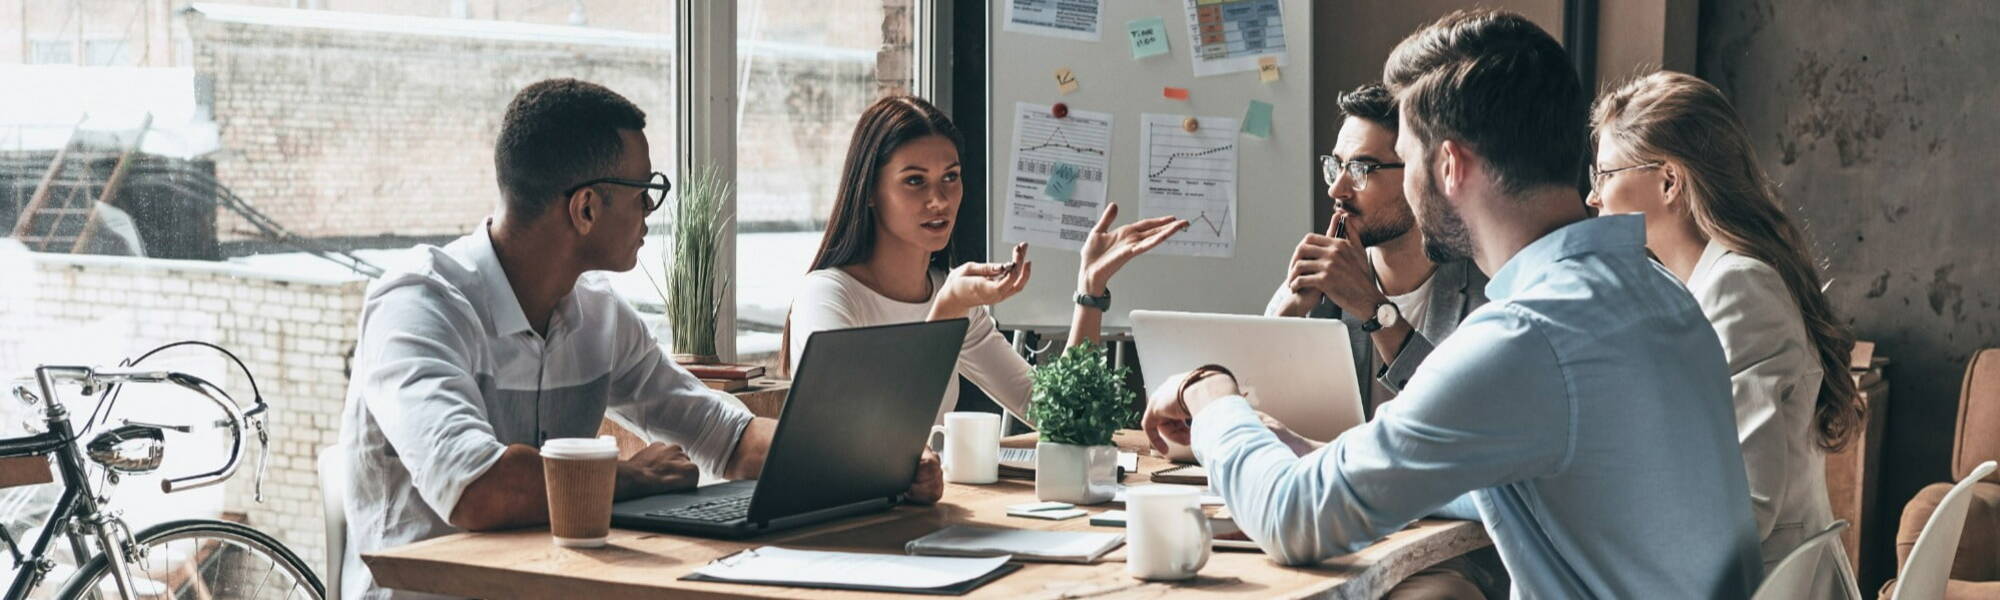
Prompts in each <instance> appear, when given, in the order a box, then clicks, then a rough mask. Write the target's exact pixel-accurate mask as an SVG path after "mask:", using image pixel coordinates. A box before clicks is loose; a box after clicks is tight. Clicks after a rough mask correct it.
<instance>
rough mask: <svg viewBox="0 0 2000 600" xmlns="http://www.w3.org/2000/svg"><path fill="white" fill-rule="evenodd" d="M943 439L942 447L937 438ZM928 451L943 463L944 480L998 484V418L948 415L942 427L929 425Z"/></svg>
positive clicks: (976, 414)
mask: <svg viewBox="0 0 2000 600" xmlns="http://www.w3.org/2000/svg"><path fill="white" fill-rule="evenodd" d="M939 436H943V438H944V439H943V440H942V443H940V441H939V439H938V437H939ZM929 444H930V447H931V450H935V451H937V453H938V454H939V455H940V456H939V457H938V458H940V459H942V460H943V461H944V480H945V481H948V482H951V483H975V484H984V483H993V482H997V481H1000V415H997V414H994V413H984V412H948V413H945V414H944V425H932V426H931V436H930V440H929Z"/></svg>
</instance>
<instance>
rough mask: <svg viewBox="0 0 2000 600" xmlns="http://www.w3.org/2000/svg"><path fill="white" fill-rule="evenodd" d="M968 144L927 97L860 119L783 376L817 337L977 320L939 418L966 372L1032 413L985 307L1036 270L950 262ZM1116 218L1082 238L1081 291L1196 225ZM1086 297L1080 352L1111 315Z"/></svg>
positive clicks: (883, 103)
mask: <svg viewBox="0 0 2000 600" xmlns="http://www.w3.org/2000/svg"><path fill="white" fill-rule="evenodd" d="M961 143H962V142H961V140H960V138H959V135H958V127H957V126H955V125H953V124H952V122H951V118H950V117H947V116H945V114H944V112H943V111H940V110H938V109H937V107H935V106H932V105H931V104H930V103H929V102H925V101H924V100H922V99H920V98H915V97H911V96H892V97H888V98H883V99H881V100H879V101H876V102H875V104H874V105H872V106H869V107H868V110H867V111H866V112H864V113H862V115H861V121H860V123H857V124H856V125H855V126H854V139H853V141H852V142H851V143H850V145H849V147H848V150H847V162H846V165H845V166H844V167H842V169H841V178H840V192H839V197H838V198H836V199H835V202H834V206H833V215H832V218H830V219H829V220H828V221H827V225H826V236H825V237H824V238H822V240H821V242H820V246H819V253H818V254H817V255H815V256H814V257H813V262H812V268H811V270H810V271H809V272H807V273H806V279H805V283H804V284H803V285H801V286H800V289H799V292H798V296H797V297H795V298H793V299H792V312H791V316H790V317H789V318H788V319H787V320H786V324H785V342H784V347H785V356H784V361H783V362H784V365H785V369H786V370H788V371H789V370H790V368H791V365H792V361H794V360H796V359H797V358H798V355H799V353H800V352H802V351H804V350H805V339H806V338H807V337H808V336H809V335H810V334H811V333H812V332H814V331H821V330H828V329H841V328H847V327H862V326H868V325H880V324H886V323H906V322H912V321H929V320H942V319H955V318H959V317H970V318H971V320H972V326H971V327H970V328H969V329H968V330H967V331H966V337H965V345H964V347H963V349H962V350H961V352H960V353H959V359H958V370H957V371H958V372H957V373H955V374H954V375H953V376H952V378H951V384H950V385H949V387H947V388H946V390H945V395H944V398H943V399H942V401H941V403H940V406H939V408H938V417H937V418H938V419H943V417H944V413H945V412H948V411H950V410H951V408H952V407H953V406H954V405H955V404H956V400H957V399H958V374H963V375H965V376H966V378H968V379H971V380H972V382H973V383H974V384H976V385H978V386H979V387H980V389H982V390H985V391H986V393H987V395H989V396H992V397H993V399H994V400H996V401H998V402H999V403H1000V405H1001V406H1002V407H1005V408H1006V409H1007V411H1008V412H1010V413H1013V415H1014V416H1015V417H1016V418H1020V417H1023V416H1024V415H1025V413H1026V409H1027V403H1028V395H1029V386H1030V384H1029V376H1028V373H1029V371H1028V363H1027V361H1026V360H1024V359H1022V358H1021V356H1020V355H1019V354H1016V353H1014V350H1013V348H1012V347H1011V346H1010V345H1009V344H1008V343H1007V340H1006V338H1004V337H1001V335H1000V331H999V329H998V328H997V327H995V326H994V323H993V318H992V316H991V315H990V314H989V313H988V311H987V308H986V307H987V306H989V305H992V304H994V303H998V302H1000V301H1002V300H1005V299H1007V298H1008V297H1010V296H1013V295H1014V294H1015V293H1018V292H1020V291H1021V289H1022V288H1023V287H1025V286H1026V285H1027V284H1028V277H1029V274H1030V271H1031V269H1032V265H1030V264H1029V263H1028V262H1027V260H1026V257H1027V246H1026V245H1016V246H1014V253H1013V257H1012V261H1011V262H1007V263H966V264H962V265H957V266H956V267H954V266H953V265H954V263H956V262H957V261H956V260H955V257H954V256H952V246H951V232H952V227H953V225H954V224H955V221H956V218H957V216H958V205H959V202H960V201H961V200H962V199H963V197H964V194H965V190H964V188H963V187H962V185H961V182H960V172H961V171H960V165H959V158H958V147H959V144H961ZM1117 216H1118V207H1117V206H1116V205H1110V204H1107V205H1106V207H1105V209H1104V214H1103V216H1102V217H1101V218H1100V219H1099V220H1098V222H1097V225H1096V227H1094V228H1092V229H1091V231H1090V233H1089V235H1088V236H1086V237H1087V239H1085V240H1084V243H1083V248H1082V251H1081V254H1082V257H1081V258H1082V260H1081V266H1080V267H1079V269H1078V272H1077V288H1078V293H1079V295H1083V296H1090V297H1094V298H1105V299H1108V297H1109V292H1108V289H1109V288H1108V287H1107V286H1108V283H1109V281H1110V279H1111V276H1112V275H1113V274H1115V273H1117V272H1118V269H1119V268H1120V267H1122V266H1124V265H1125V263H1126V262H1127V261H1130V260H1132V259H1133V258H1134V257H1137V256H1138V255H1140V254H1143V253H1145V252H1146V251H1147V250H1151V249H1153V248H1154V247H1157V246H1159V245H1160V244H1161V243H1162V242H1165V241H1166V240H1167V238H1168V237H1169V236H1172V235H1173V234H1174V233H1175V232H1178V231H1180V230H1182V229H1185V228H1186V227H1187V221H1185V220H1182V219H1179V218H1175V217H1158V218H1153V219H1146V220H1143V221H1139V222H1136V223H1132V224H1129V225H1125V226H1123V227H1118V228H1112V227H1110V223H1111V222H1112V221H1113V220H1114V219H1116V218H1117ZM1084 300H1085V299H1082V298H1080V299H1079V302H1078V306H1077V308H1076V313H1075V316H1074V318H1073V319H1072V320H1071V321H1070V335H1069V343H1070V344H1071V345H1074V344H1078V343H1081V342H1082V341H1084V340H1090V341H1096V340H1097V339H1098V329H1099V324H1100V322H1101V320H1102V319H1103V316H1104V315H1103V312H1102V311H1101V310H1100V309H1098V308H1094V307H1091V306H1086V305H1085V301H1084ZM1093 302H1094V301H1093Z"/></svg>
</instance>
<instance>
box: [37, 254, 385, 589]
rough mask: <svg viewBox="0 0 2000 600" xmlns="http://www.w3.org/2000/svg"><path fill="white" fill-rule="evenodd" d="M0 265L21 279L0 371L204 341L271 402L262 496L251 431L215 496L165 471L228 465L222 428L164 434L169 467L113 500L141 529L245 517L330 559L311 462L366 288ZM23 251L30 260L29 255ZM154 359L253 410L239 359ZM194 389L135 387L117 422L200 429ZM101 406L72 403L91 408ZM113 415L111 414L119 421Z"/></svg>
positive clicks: (262, 274)
mask: <svg viewBox="0 0 2000 600" xmlns="http://www.w3.org/2000/svg"><path fill="white" fill-rule="evenodd" d="M6 250H7V249H6V248H0V263H5V264H4V265H0V267H4V271H5V272H7V273H8V274H9V279H10V280H13V281H15V282H17V283H27V284H28V286H29V287H27V288H25V289H18V290H14V291H12V292H10V293H8V294H6V295H5V297H4V298H0V300H6V302H5V304H6V305H7V307H6V308H7V310H4V311H0V372H4V373H8V374H14V373H20V372H22V371H25V370H27V369H31V368H32V367H33V366H34V365H35V364H43V363H56V364H64V363H67V364H94V365H112V364H116V362H117V361H118V360H120V359H122V358H126V357H132V356H136V355H137V354H138V353H141V352H145V351H146V350H149V349H151V348H153V347H156V346H159V345H161V344H165V343H168V342H174V341H179V340H184V339H194V340H202V341H207V342H211V343H215V344H218V345H221V346H222V347H224V348H228V349H229V350H230V351H232V352H235V353H236V355H237V356H238V357H240V358H242V359H243V362H244V363H245V364H246V365H247V366H248V367H249V369H250V372H251V373H253V374H255V375H256V377H257V385H258V387H259V388H260V390H261V391H262V392H263V395H264V399H265V400H266V401H267V402H269V403H270V405H271V412H270V417H269V418H268V419H267V420H266V425H267V426H268V428H269V430H270V435H271V437H270V464H269V469H268V471H267V472H266V474H265V480H264V501H263V502H261V503H259V502H256V501H255V500H254V492H255V490H254V489H253V487H252V483H253V481H254V475H255V474H256V470H257V467H258V466H259V465H258V458H257V454H256V453H257V448H256V444H255V437H254V435H250V434H246V442H247V445H246V447H245V450H244V455H243V458H242V462H241V463H240V466H239V470H238V471H237V473H236V475H235V476H234V477H232V478H230V479H229V481H228V482H227V483H226V484H225V485H224V487H223V488H221V489H220V490H215V489H205V490H193V491H189V492H185V493H177V494H174V495H171V496H166V497H160V496H158V492H157V490H158V488H157V485H158V478H159V475H172V476H181V475H188V474H191V473H194V472H197V471H206V470H207V469H211V468H214V467H215V466H217V465H218V464H220V460H221V458H220V457H221V455H220V454H217V453H216V451H217V450H218V449H220V448H222V447H223V446H222V444H224V443H225V442H223V441H222V440H223V439H224V438H221V437H220V436H219V435H217V434H214V433H206V434H203V433H195V434H178V433H169V434H168V436H169V437H168V450H167V452H166V456H167V461H168V462H167V463H166V465H164V466H162V467H161V469H160V471H159V472H158V473H159V474H158V475H154V476H147V477H141V478H133V479H131V480H129V481H127V482H125V483H124V484H122V485H120V486H119V487H118V488H117V495H116V496H114V500H113V506H114V507H115V508H118V509H121V510H124V511H126V513H127V515H128V516H130V517H131V519H132V525H133V528H134V529H135V530H137V529H138V528H140V527H143V526H145V525H147V524H150V523H152V522H155V521H158V520H165V519H176V518H189V517H198V516H215V515H217V514H219V513H221V512H228V513H235V514H241V515H244V516H245V517H246V518H247V523H248V524H249V525H250V526H251V527H255V528H257V529H259V530H261V531H264V532H265V533H269V534H271V535H273V536H276V537H277V538H278V539H279V540H280V541H282V542H284V543H285V545H286V546H289V547H291V548H292V549H293V550H294V551H297V552H298V554H299V557H300V558H303V559H305V560H306V562H307V564H311V565H314V567H315V568H318V566H319V565H324V564H326V563H325V562H323V559H322V557H323V556H324V553H325V543H324V541H325V530H324V529H323V520H322V518H321V509H320V495H319V480H318V476H317V474H316V473H317V468H316V467H315V460H316V457H317V455H318V450H319V448H321V447H324V446H329V445H332V444H333V443H334V442H336V441H338V436H339V431H340V411H341V407H342V404H343V402H344V400H345V396H346V390H347V370H348V357H349V356H350V355H351V353H352V352H353V348H354V343H355V334H356V330H355V327H354V324H355V323H356V322H357V321H358V320H359V318H360V311H361V299H362V293H363V291H364V286H365V285H366V282H364V281H361V280H359V279H354V280H318V279H309V278H299V277H290V276H286V275H283V274H278V273H273V272H269V271H263V270H257V269H250V268H245V267H240V266H237V265H232V264H227V263H214V262H203V261H172V260H159V259H137V258H122V257H98V256H75V255H66V254H32V255H30V254H26V253H11V254H10V253H6ZM24 256H25V257H27V258H25V259H24V258H22V257H24ZM145 364H146V365H147V366H155V365H159V366H160V368H171V369H176V370H184V371H186V372H188V373H191V374H194V375H196V376H199V377H204V378H208V379H210V380H211V381H215V382H217V383H219V384H221V385H222V386H223V387H224V388H225V389H227V390H228V391H229V393H230V395H231V396H234V397H235V398H236V399H237V401H238V402H239V403H241V404H243V405H244V406H248V405H249V403H250V401H251V398H252V395H251V393H250V388H249V385H248V383H247V382H246V380H245V379H244V378H243V377H242V375H241V373H240V372H239V371H237V370H236V368H235V367H234V365H232V364H231V363H228V362H225V361H224V359H222V358H221V357H220V355H218V354H216V353H214V352H213V351H210V350H206V349H196V348H184V349H175V350H171V351H169V352H167V353H163V354H161V355H159V356H158V357H157V358H154V359H148V360H147V362H146V363H145ZM202 402H203V401H202V400H200V399H198V398H197V397H195V396H191V395H188V394H185V393H179V392H171V391H169V392H165V393H162V392H160V391H158V388H151V389H148V388H142V387H132V388H129V389H128V390H127V392H126V393H125V394H124V395H123V396H121V402H120V404H119V409H118V410H117V411H116V412H114V413H113V415H112V416H113V417H114V418H131V419H135V420H144V421H150V422H157V423H192V422H196V419H193V417H194V416H199V417H201V419H207V418H210V416H212V415H215V414H217V413H215V412H212V409H209V408H206V407H205V405H203V404H201V403H202ZM92 406H94V404H90V403H83V404H78V403H75V402H72V404H71V410H72V411H73V412H77V411H81V412H77V414H79V415H81V414H88V412H89V410H90V409H91V407H92ZM113 422H114V423H115V422H116V421H115V419H114V421H113Z"/></svg>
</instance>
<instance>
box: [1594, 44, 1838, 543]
mask: <svg viewBox="0 0 2000 600" xmlns="http://www.w3.org/2000/svg"><path fill="white" fill-rule="evenodd" d="M1591 126H1592V137H1593V138H1595V141H1596V145H1597V155H1596V158H1595V160H1594V161H1593V164H1592V165H1591V169H1590V181H1591V187H1592V193H1591V195H1590V199H1589V203H1590V205H1591V206H1593V207H1596V208H1597V209H1598V210H1599V211H1601V212H1602V213H1604V214H1614V213H1644V214H1645V216H1646V248H1647V249H1648V250H1651V251H1652V252H1653V254H1654V255H1655V256H1657V257H1658V258H1659V261H1660V262H1661V263H1662V264H1664V265H1665V266H1666V267H1667V270H1669V271H1672V272H1673V274H1674V276H1675V277H1678V278H1680V280H1681V281H1682V282H1684V283H1686V284H1687V286H1688V291H1690V292H1692V293H1693V294H1694V296H1695V299H1696V301H1698V302H1699V303H1700V304H1701V308H1702V312H1703V313H1705V314H1707V316H1708V320H1709V322H1710V323H1711V324H1713V325H1714V326H1715V332H1716V334H1717V335H1718V336H1719V337H1720V338H1721V339H1722V346H1723V353H1724V354H1725V355H1727V357H1728V359H1729V369H1730V378H1729V382H1730V391H1731V394H1732V395H1733V396H1734V399H1735V403H1736V426H1737V439H1738V441H1739V442H1741V444H1742V446H1743V461H1744V466H1745V467H1746V471H1747V472H1748V474H1749V476H1750V500H1751V504H1752V506H1753V510H1752V512H1753V513H1754V514H1755V516H1756V518H1757V533H1758V534H1759V539H1760V540H1761V541H1762V554H1763V559H1764V566H1765V568H1766V569H1767V570H1768V569H1769V568H1770V567H1772V566H1773V565H1775V564H1776V563H1777V561H1778V560H1780V559H1782V558H1784V556H1785V555H1786V553H1788V552H1790V551H1791V550H1792V549H1793V548H1794V547H1797V546H1798V545H1799V543H1800V542H1801V541H1804V540H1805V538H1807V537H1809V536H1811V535H1812V534H1814V533H1817V532H1819V531H1820V530H1821V529H1824V528H1826V526H1827V525H1828V524H1830V523H1831V522H1832V521H1833V514H1832V509H1831V508H1829V506H1828V500H1827V490H1826V476H1825V473H1826V470H1825V466H1824V453H1826V452H1830V451H1836V450H1839V449H1840V448H1841V447H1842V446H1844V445H1845V444H1846V442H1847V440H1848V438H1849V437H1850V434H1851V433H1852V432H1853V431H1854V430H1855V429H1856V427H1857V425H1858V424H1859V422H1860V418H1861V412H1860V406H1859V404H1858V402H1859V400H1858V398H1857V396H1856V394H1855V390H1854V381H1853V380H1852V379H1850V378H1848V377H1847V375H1846V370H1847V367H1846V364H1847V357H1848V352H1849V351H1850V350H1851V349H1852V348H1853V347H1854V339H1853V338H1852V337H1851V336H1850V335H1849V333H1848V332H1847V330H1846V328H1844V327H1843V326H1842V325H1841V324H1840V321H1839V320H1838V319H1837V318H1836V317H1835V315H1834V313H1833V308H1832V306H1831V305H1830V304H1829V303H1828V301H1827V299H1826V296H1825V295H1824V294H1822V293H1821V292H1820V284H1821V281H1820V276H1819V272H1818V271H1817V270H1816V269H1815V268H1814V266H1813V260H1812V258H1811V256H1810V255H1809V254H1808V253H1807V251H1806V245H1807V243H1806V238H1805V236H1804V235H1803V234H1801V233H1800V231H1799V228H1798V227H1796V226H1795V225H1794V224H1793V223H1792V221H1791V219H1790V218H1789V217H1788V216H1787V215H1786V214H1785V211H1784V209H1783V207H1781V206H1779V204H1778V200H1777V198H1776V196H1775V194H1774V191H1773V187H1772V185H1771V182H1770V180H1769V179H1768V178H1767V177H1766V176H1765V174H1764V170H1763V169H1762V168H1760V167H1758V165H1757V157H1756V154H1755V153H1754V152H1753V151H1752V149H1751V147H1750V137H1749V135H1748V134H1747V133H1746V132H1745V131H1744V129H1743V124H1742V121H1741V120H1740V119H1739V118H1738V117H1737V115H1736V111H1735V109H1733V108H1731V107H1730V104H1729V100H1728V99H1727V98H1725V97H1723V95H1722V92H1721V90H1718V89H1716V88H1715V86H1713V85H1710V84H1709V83H1708V82H1705V81H1702V80H1701V79H1698V78H1696V77H1694V76H1691V75H1687V74H1683V73H1674V72H1667V71H1662V72H1658V73H1653V74H1651V75H1647V76H1645V77H1642V78H1639V79H1638V80H1636V81H1633V82H1631V83H1628V84H1626V85H1625V86H1624V87H1622V88H1619V89H1617V90H1615V91H1612V92H1610V93H1609V94H1606V95H1605V96H1604V97H1603V98H1600V99H1598V101H1597V106H1596V108H1595V109H1594V110H1593V111H1592V114H1591Z"/></svg>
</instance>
